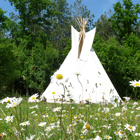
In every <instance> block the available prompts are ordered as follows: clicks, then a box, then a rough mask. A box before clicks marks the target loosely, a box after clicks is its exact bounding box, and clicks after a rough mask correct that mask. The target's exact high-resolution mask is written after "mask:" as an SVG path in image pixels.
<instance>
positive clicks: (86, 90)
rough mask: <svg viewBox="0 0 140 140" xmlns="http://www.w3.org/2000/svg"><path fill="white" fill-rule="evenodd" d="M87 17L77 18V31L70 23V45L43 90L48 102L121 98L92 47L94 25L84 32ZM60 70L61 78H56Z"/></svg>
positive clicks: (107, 100) (94, 101)
mask: <svg viewBox="0 0 140 140" xmlns="http://www.w3.org/2000/svg"><path fill="white" fill-rule="evenodd" d="M86 24H87V20H86V21H84V19H80V21H79V26H80V27H81V28H80V29H81V31H80V32H78V31H77V30H75V29H74V28H73V26H71V33H72V47H71V50H70V52H69V54H68V55H67V57H66V58H65V60H64V62H63V63H62V65H61V66H60V68H59V70H58V71H56V72H55V73H54V75H53V76H52V77H51V83H50V84H49V86H48V87H47V89H46V90H45V91H44V93H43V95H42V96H43V97H45V98H46V100H47V102H60V101H62V98H63V101H65V102H71V101H73V102H75V103H80V102H84V103H85V102H91V103H102V102H105V101H106V102H108V103H111V102H114V99H116V98H117V99H118V101H121V98H120V96H119V94H118V93H117V91H116V89H115V88H114V86H113V84H112V82H111V81H110V79H109V77H108V75H107V73H106V72H105V70H104V68H103V66H102V64H101V62H100V60H99V59H98V57H97V55H96V53H95V51H94V50H93V48H92V43H93V40H94V36H95V31H96V28H94V29H93V30H91V31H89V32H87V33H85V26H86ZM57 74H62V75H63V79H61V80H59V79H57V78H56V76H57Z"/></svg>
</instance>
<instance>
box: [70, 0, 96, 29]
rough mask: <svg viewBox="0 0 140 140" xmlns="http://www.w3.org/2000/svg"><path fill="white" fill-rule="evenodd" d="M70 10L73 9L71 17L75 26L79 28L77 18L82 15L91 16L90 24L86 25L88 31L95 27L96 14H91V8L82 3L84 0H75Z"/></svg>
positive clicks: (83, 16)
mask: <svg viewBox="0 0 140 140" xmlns="http://www.w3.org/2000/svg"><path fill="white" fill-rule="evenodd" d="M70 11H71V18H72V21H73V25H74V27H75V28H76V29H77V30H79V27H78V25H77V22H76V20H77V18H79V17H82V18H89V21H88V24H87V26H86V31H89V30H91V29H93V27H94V23H93V21H94V17H95V16H94V14H91V12H90V10H88V9H87V6H85V5H84V4H82V0H76V2H74V5H71V6H70Z"/></svg>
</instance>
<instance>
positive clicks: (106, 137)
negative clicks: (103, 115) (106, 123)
mask: <svg viewBox="0 0 140 140" xmlns="http://www.w3.org/2000/svg"><path fill="white" fill-rule="evenodd" d="M104 139H108V140H109V139H112V137H110V136H109V135H105V136H104Z"/></svg>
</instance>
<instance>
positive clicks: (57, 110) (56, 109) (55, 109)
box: [52, 107, 62, 112]
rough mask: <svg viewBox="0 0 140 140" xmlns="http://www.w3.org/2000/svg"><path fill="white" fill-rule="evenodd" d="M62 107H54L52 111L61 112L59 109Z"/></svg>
mask: <svg viewBox="0 0 140 140" xmlns="http://www.w3.org/2000/svg"><path fill="white" fill-rule="evenodd" d="M61 108H62V107H56V108H54V109H53V110H52V111H53V112H59V111H60V110H61Z"/></svg>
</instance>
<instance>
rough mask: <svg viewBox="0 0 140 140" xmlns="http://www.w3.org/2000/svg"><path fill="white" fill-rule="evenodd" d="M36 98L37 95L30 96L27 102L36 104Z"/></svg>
mask: <svg viewBox="0 0 140 140" xmlns="http://www.w3.org/2000/svg"><path fill="white" fill-rule="evenodd" d="M38 96H39V95H38V93H36V94H34V95H32V96H31V97H29V99H28V102H38V99H37V97H38Z"/></svg>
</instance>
